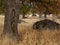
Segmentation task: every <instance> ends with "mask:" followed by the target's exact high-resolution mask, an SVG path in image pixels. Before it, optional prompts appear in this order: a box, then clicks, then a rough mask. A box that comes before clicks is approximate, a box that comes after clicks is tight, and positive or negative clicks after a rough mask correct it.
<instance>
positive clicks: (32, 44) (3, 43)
mask: <svg viewBox="0 0 60 45" xmlns="http://www.w3.org/2000/svg"><path fill="white" fill-rule="evenodd" d="M32 20H33V19H32ZM34 20H35V19H34ZM26 21H27V22H28V23H19V24H18V33H19V35H20V38H21V40H20V41H19V43H17V42H15V41H13V40H11V39H9V38H8V36H6V37H5V38H4V39H1V38H0V45H60V30H48V29H47V30H40V31H38V30H34V29H33V28H32V24H33V21H31V19H27V20H26ZM29 21H30V22H29ZM34 22H36V21H34ZM3 25H4V17H1V16H0V34H1V33H2V31H3Z"/></svg>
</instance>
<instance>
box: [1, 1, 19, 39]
mask: <svg viewBox="0 0 60 45" xmlns="http://www.w3.org/2000/svg"><path fill="white" fill-rule="evenodd" d="M5 4H6V12H5V21H4V29H3V33H2V35H3V36H5V35H7V34H9V37H11V38H13V39H15V38H16V40H19V34H18V30H17V26H18V20H19V14H18V12H19V5H18V4H19V0H18V1H17V0H5Z"/></svg>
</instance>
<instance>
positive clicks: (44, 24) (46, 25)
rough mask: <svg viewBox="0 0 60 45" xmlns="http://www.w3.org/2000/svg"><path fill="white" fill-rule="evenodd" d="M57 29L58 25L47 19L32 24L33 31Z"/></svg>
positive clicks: (59, 25)
mask: <svg viewBox="0 0 60 45" xmlns="http://www.w3.org/2000/svg"><path fill="white" fill-rule="evenodd" d="M59 28H60V24H59V23H56V22H54V21H51V20H48V19H45V20H42V21H38V22H35V23H34V24H33V29H36V30H42V29H50V30H54V29H59Z"/></svg>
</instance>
